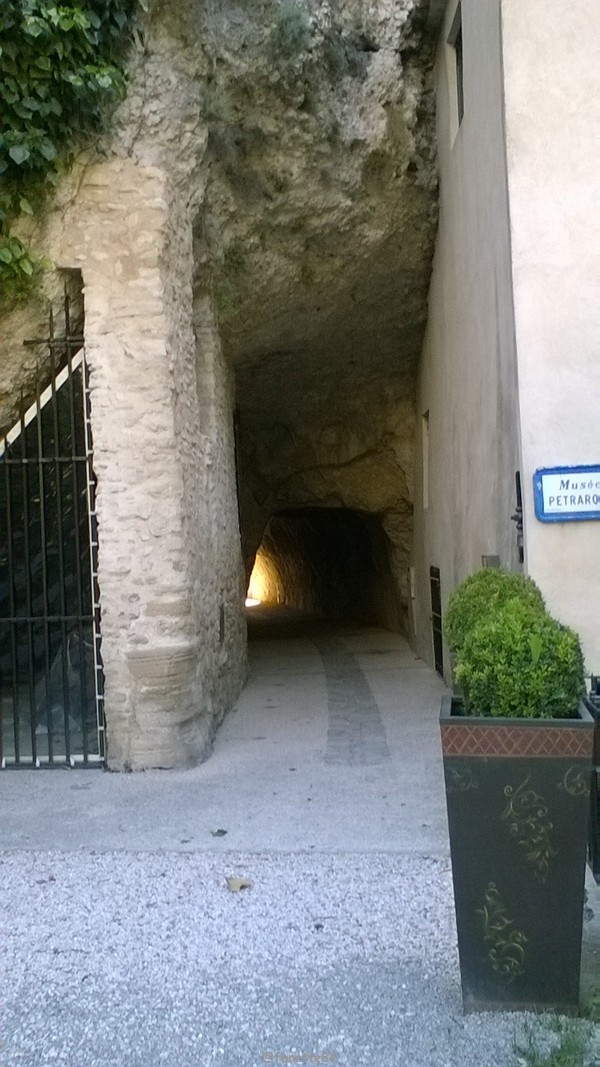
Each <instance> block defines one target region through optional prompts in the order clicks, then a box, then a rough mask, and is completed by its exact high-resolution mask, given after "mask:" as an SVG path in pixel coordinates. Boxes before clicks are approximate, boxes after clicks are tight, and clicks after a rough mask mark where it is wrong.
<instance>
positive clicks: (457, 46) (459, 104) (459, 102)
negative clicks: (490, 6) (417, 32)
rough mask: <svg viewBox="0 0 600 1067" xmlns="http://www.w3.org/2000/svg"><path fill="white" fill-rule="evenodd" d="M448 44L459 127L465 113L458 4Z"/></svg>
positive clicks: (460, 12)
mask: <svg viewBox="0 0 600 1067" xmlns="http://www.w3.org/2000/svg"><path fill="white" fill-rule="evenodd" d="M448 44H449V45H450V47H451V48H452V51H453V53H454V72H455V89H456V111H457V118H458V125H459V126H460V124H461V122H462V120H463V115H464V113H465V92H464V76H463V32H462V11H461V6H460V4H459V5H458V7H457V9H456V14H455V16H454V21H453V23H452V29H451V30H450V36H449V37H448Z"/></svg>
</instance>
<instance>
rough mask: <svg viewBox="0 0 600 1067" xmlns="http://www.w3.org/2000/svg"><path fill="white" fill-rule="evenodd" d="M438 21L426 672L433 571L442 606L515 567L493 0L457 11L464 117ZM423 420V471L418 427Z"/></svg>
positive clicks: (514, 451)
mask: <svg viewBox="0 0 600 1067" xmlns="http://www.w3.org/2000/svg"><path fill="white" fill-rule="evenodd" d="M455 13H456V3H455V2H452V3H451V4H450V5H449V6H448V9H447V11H446V16H445V20H444V25H443V29H442V32H441V43H440V47H439V52H438V57H437V64H436V92H437V125H438V152H439V170H440V219H439V232H438V237H437V245H436V252H435V258H434V266H433V273H432V278H431V287H430V294H429V319H428V326H427V332H426V337H425V343H424V347H423V354H422V361H421V367H420V372H419V380H418V388H417V420H418V423H420V425H419V424H418V425H417V445H418V447H417V462H416V472H415V540H414V545H415V547H414V557H413V561H414V571H413V582H412V586H413V595H414V600H413V629H414V635H413V639H414V643H415V647H416V648H417V650H418V652H419V653H420V655H422V656H423V657H424V658H425V659H426V660H428V661H429V662H432V660H433V649H432V633H431V620H430V614H431V602H430V593H429V568H430V566H432V565H433V566H437V567H439V568H440V572H441V588H442V600H443V602H445V600H446V599H447V596H448V594H449V593H450V592H451V590H452V589H453V587H454V586H455V585H456V584H457V583H458V582H459V581H460V580H461V579H462V578H464V577H465V576H466V575H467V574H469V573H470V572H471V571H473V570H476V569H478V568H479V567H480V566H481V557H482V555H483V554H489V555H498V556H499V557H500V561H501V563H502V565H503V566H506V567H511V568H512V567H517V566H518V558H517V546H516V535H515V528H514V524H513V523H512V522H511V514H512V513H513V512H514V508H515V492H514V476H515V471H516V470H517V469H518V467H519V462H518V455H519V431H518V401H517V375H516V365H515V345H514V319H513V307H512V277H511V267H510V240H509V219H508V200H507V185H506V159H505V145H504V125H503V92H502V65H501V41H500V0H488V2H486V3H482V0H463V3H462V30H463V41H464V117H463V120H462V123H461V124H460V126H459V125H458V116H457V94H456V73H455V60H454V51H453V49H452V48H451V47H450V45H449V44H448V43H447V41H448V37H449V35H450V34H451V30H452V26H453V22H454V18H455ZM427 412H428V413H429V419H428V423H429V430H428V452H429V463H428V468H429V469H428V472H426V471H425V469H424V468H425V466H426V462H425V461H424V452H425V451H426V449H425V447H424V445H423V438H424V437H425V436H426V435H427V431H426V427H425V424H424V422H423V416H424V415H425V414H426V413H427Z"/></svg>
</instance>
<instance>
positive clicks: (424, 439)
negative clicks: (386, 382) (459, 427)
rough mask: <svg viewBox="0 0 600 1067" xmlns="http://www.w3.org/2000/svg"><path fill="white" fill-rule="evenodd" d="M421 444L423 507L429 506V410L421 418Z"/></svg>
mask: <svg viewBox="0 0 600 1067" xmlns="http://www.w3.org/2000/svg"><path fill="white" fill-rule="evenodd" d="M421 445H422V460H423V508H424V509H427V508H428V507H429V412H428V411H426V412H425V414H424V415H423V416H422V418H421Z"/></svg>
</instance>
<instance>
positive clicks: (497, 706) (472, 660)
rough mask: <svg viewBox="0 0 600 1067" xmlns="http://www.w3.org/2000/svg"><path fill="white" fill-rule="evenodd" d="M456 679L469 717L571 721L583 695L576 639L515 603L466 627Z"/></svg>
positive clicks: (535, 610) (526, 605) (581, 664)
mask: <svg viewBox="0 0 600 1067" xmlns="http://www.w3.org/2000/svg"><path fill="white" fill-rule="evenodd" d="M456 678H457V680H458V682H459V683H460V684H461V686H462V688H463V697H464V705H465V711H466V712H467V714H471V715H491V716H497V717H500V716H506V717H519V718H531V719H533V718H569V717H576V716H577V709H578V705H579V701H580V700H581V697H582V696H583V693H584V692H585V680H584V662H583V655H582V652H581V647H580V644H579V638H578V637H577V635H576V634H575V633H573V631H572V630H569V629H567V627H565V626H561V624H560V623H558V622H556V620H555V619H553V618H552V617H551V616H550V615H548V614H547V612H542V611H540V609H539V606H537V605H535V604H534V605H532V604H531V603H527V602H526V601H524V600H518V599H513V600H510V601H508V603H506V604H504V605H503V606H502V607H500V608H499V609H498V610H496V611H494V612H493V613H490V612H487V613H486V614H485V615H483V616H482V617H481V619H480V621H479V622H478V623H477V624H476V625H475V626H473V627H472V628H471V629H470V631H469V633H468V634H467V636H466V637H465V639H464V641H463V643H462V645H461V648H460V653H459V656H458V663H457V667H456Z"/></svg>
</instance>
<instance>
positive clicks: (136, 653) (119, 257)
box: [64, 160, 244, 769]
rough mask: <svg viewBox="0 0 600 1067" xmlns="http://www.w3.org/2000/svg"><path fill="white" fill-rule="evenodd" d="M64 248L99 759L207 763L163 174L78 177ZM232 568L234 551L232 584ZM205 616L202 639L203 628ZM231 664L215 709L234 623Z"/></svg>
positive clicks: (180, 208) (184, 395)
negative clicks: (88, 514) (83, 482)
mask: <svg viewBox="0 0 600 1067" xmlns="http://www.w3.org/2000/svg"><path fill="white" fill-rule="evenodd" d="M64 250H65V257H69V263H68V265H71V266H72V265H73V262H74V261H75V262H76V263H77V265H80V266H81V268H82V271H83V278H84V285H85V306H86V327H85V333H86V351H87V357H88V363H89V366H90V378H91V398H92V428H93V434H94V466H95V471H96V476H97V479H98V492H97V510H98V524H99V584H100V594H101V612H102V658H103V663H104V673H105V680H106V691H105V707H106V721H107V741H108V762H109V766H110V767H112V768H115V769H129V768H132V769H136V768H142V767H150V766H153V767H172V766H176V765H185V764H190V763H193V762H196V761H198V760H199V759H201V758H203V757H204V756H205V755H206V754H207V752H208V750H209V748H210V744H211V741H212V735H213V732H214V723H215V718H216V717H217V716H218V714H219V713H222V711H223V701H221V703H219V699H218V698H219V694H218V693H215V686H214V679H215V676H216V673H218V670H217V667H218V665H217V666H215V664H214V663H213V660H214V658H215V655H216V651H215V647H214V646H215V644H217V643H218V638H219V631H220V630H222V627H223V623H222V619H221V616H222V608H221V606H220V604H219V603H218V602H217V600H218V596H219V590H216V591H215V590H214V589H211V590H209V596H210V597H211V598H212V600H211V603H210V605H207V604H206V603H205V604H204V612H200V611H199V610H198V603H197V600H198V598H199V597H202V595H203V590H202V589H201V584H202V583H201V573H202V568H203V567H204V568H207V567H210V559H209V558H205V557H209V556H210V543H211V531H210V523H209V521H208V519H207V520H206V521H205V523H204V526H203V516H204V514H205V513H203V510H202V507H198V506H197V504H198V501H197V500H195V501H194V502H193V503H192V499H191V498H192V497H198V498H200V499H202V493H203V488H205V487H206V484H207V474H206V468H207V464H208V462H209V456H208V455H207V452H206V449H205V448H204V447H203V435H202V428H201V426H200V413H199V408H198V398H197V388H196V379H195V373H196V372H195V339H194V331H193V324H192V285H191V279H192V270H193V252H192V232H191V224H190V220H189V218H188V215H187V212H186V210H185V206H184V205H183V204H182V203H180V202H179V201H178V199H177V197H176V196H175V195H174V193H173V192H172V190H171V189H170V188H169V183H168V180H167V178H166V176H165V175H164V173H163V172H162V171H160V170H157V169H154V168H141V167H139V166H136V165H134V164H133V163H131V162H129V161H126V160H115V161H110V162H107V163H105V164H103V165H100V166H95V167H92V168H89V169H88V170H87V171H86V174H85V178H84V182H83V184H82V187H81V189H80V191H79V193H78V197H77V202H76V205H75V208H74V210H73V213H72V219H71V224H70V226H69V227H68V231H67V237H66V238H65V242H64ZM193 524H195V527H196V528H194V529H192V525H193ZM203 545H204V551H203V549H202V546H203ZM239 565H240V560H239V544H238V551H237V559H236V558H233V559H232V560H231V569H232V571H233V572H234V573H236V568H237V571H239ZM241 593H242V590H241V588H240V597H241ZM236 606H237V610H238V614H239V615H240V616H241V613H242V610H243V605H242V603H241V602H240V603H239V605H236ZM208 611H209V612H210V615H211V618H212V620H213V633H212V634H211V633H208V632H207V631H206V628H205V627H204V626H202V620H203V618H205V617H206V613H207V612H208ZM215 633H216V634H217V639H216V641H215V637H214V634H215ZM221 636H222V634H221ZM232 659H233V661H234V663H233V667H234V669H232V675H233V681H232V682H231V683H230V685H229V688H228V691H227V694H226V696H227V698H228V699H233V697H234V696H235V693H236V691H237V689H239V685H240V684H241V679H242V677H243V664H244V641H243V634H242V630H241V629H240V627H239V626H238V628H237V630H236V639H235V642H234V647H233V649H232ZM236 687H237V689H236Z"/></svg>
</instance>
